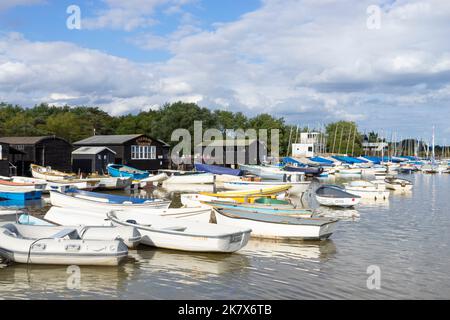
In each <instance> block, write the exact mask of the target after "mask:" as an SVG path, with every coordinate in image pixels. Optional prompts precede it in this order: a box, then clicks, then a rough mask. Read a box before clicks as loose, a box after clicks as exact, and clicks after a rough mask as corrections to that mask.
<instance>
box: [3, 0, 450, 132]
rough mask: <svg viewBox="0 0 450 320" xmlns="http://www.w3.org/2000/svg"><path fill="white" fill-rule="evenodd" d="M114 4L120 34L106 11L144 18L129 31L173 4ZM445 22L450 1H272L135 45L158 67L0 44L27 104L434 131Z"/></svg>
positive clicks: (14, 97) (442, 95)
mask: <svg viewBox="0 0 450 320" xmlns="http://www.w3.org/2000/svg"><path fill="white" fill-rule="evenodd" d="M373 2H375V3H377V2H378V4H379V5H380V7H381V10H382V14H381V28H380V29H378V30H370V29H368V28H367V26H366V20H367V18H368V15H367V13H366V9H367V7H368V6H369V5H372V4H373ZM106 3H107V5H108V9H107V10H106V11H105V12H102V13H101V14H99V16H98V17H96V18H95V19H97V22H98V23H99V25H97V27H102V26H104V27H111V25H108V23H107V21H109V19H110V18H111V19H112V16H110V15H109V13H111V12H113V11H114V10H115V9H117V10H119V9H120V10H119V11H120V12H121V15H122V16H127V15H128V14H130V15H133V16H134V17H135V18H136V17H137V18H138V20H136V22H132V21H133V20H132V19H131V20H129V19H128V20H127V19H126V21H128V23H131V24H130V25H128V26H127V25H126V23H125V20H120V19H119V20H117V21H116V22H115V23H117V25H116V27H117V28H125V29H130V30H131V29H133V28H137V27H138V26H140V27H142V26H145V25H146V22H145V21H147V22H148V21H149V20H147V19H148V17H149V16H152V15H153V13H154V12H155V10H156V9H155V8H159V7H160V6H166V7H167V8H169V7H170V5H171V4H173V3H175V2H170V3H169V0H154V1H153V0H152V1H145V4H146V7H144V8H141V11H140V12H143V13H144V14H143V15H140V13H139V12H138V11H137V8H139V5H140V4H142V1H138V0H135V1H131V2H127V4H125V2H123V3H124V4H122V2H119V1H112V0H108V1H106ZM111 10H112V11H111ZM175 11H176V10H174V12H175ZM108 12H109V13H108ZM102 14H103V15H102ZM111 14H112V13H111ZM102 16H103V17H106V18H104V19H105V20H101V19H100V17H102ZM108 17H109V18H108ZM141 18H142V19H144V20H145V21H144V20H139V19H141ZM113 20H114V19H113ZM100 21H103V22H100ZM111 21H112V20H111ZM186 21H190V20H189V19H186ZM448 21H450V2H444V1H438V0H429V1H428V0H427V1H425V0H410V1H406V0H398V1H395V2H392V1H389V2H388V1H350V0H346V1H345V0H343V1H331V0H320V1H319V0H283V1H281V0H264V1H263V2H262V5H261V7H260V8H259V9H257V10H255V11H253V12H249V13H247V14H244V15H243V16H241V17H240V18H239V19H237V20H235V21H232V22H228V23H218V24H215V25H214V27H213V28H212V29H211V30H204V29H201V28H200V26H199V25H198V24H195V23H190V22H186V23H185V24H183V23H182V24H181V25H180V26H179V28H178V29H177V30H176V31H175V32H172V33H170V34H167V35H165V36H161V35H158V36H156V35H153V34H152V33H142V34H139V36H137V37H133V38H129V41H130V42H132V43H134V44H136V45H139V46H140V47H142V48H145V49H147V50H150V54H151V50H155V49H157V50H167V51H168V53H169V54H170V56H171V57H170V58H169V59H167V60H166V61H161V62H159V63H149V64H146V63H135V62H133V61H130V60H127V59H124V58H118V57H115V56H112V55H108V54H106V53H103V52H100V51H96V50H90V49H87V48H81V47H79V46H76V45H73V44H70V43H67V42H33V41H29V40H27V39H24V38H23V37H21V36H20V35H17V34H11V35H8V36H3V37H0V95H1V96H2V98H3V99H4V100H6V101H10V102H19V103H24V104H25V105H30V104H32V103H38V102H41V101H42V100H46V101H56V102H57V103H60V104H63V103H66V102H67V103H71V104H94V105H98V106H100V107H102V108H104V109H105V110H106V111H108V112H111V113H113V114H120V113H126V112H131V111H136V110H140V109H148V108H154V107H155V106H158V105H161V104H163V103H165V102H168V101H169V102H170V101H176V100H183V99H184V100H187V101H194V102H198V103H199V104H201V105H202V106H207V107H211V108H222V109H228V110H233V111H237V110H239V111H244V112H246V113H249V114H255V113H260V112H268V113H271V114H273V115H276V116H284V117H285V118H286V120H287V121H289V122H291V123H300V124H305V123H311V124H315V123H324V122H329V121H334V120H339V119H346V120H354V121H358V122H359V123H360V124H362V125H363V127H365V128H367V129H368V130H370V129H381V128H391V129H390V130H393V128H400V129H401V130H404V131H405V133H404V134H405V135H406V134H411V135H412V134H414V133H415V132H419V133H420V134H423V132H426V131H427V130H429V128H430V127H431V125H432V124H436V125H437V126H438V129H439V127H442V128H445V127H447V123H446V122H447V119H448V118H449V117H450V105H449V101H450V42H449V41H448V34H450V23H449V22H448ZM430 110H431V113H430ZM400 129H399V130H400ZM442 130H443V129H442Z"/></svg>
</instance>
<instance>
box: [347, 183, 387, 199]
mask: <svg viewBox="0 0 450 320" xmlns="http://www.w3.org/2000/svg"><path fill="white" fill-rule="evenodd" d="M344 187H345V191H346V192H348V193H351V194H354V195H357V196H360V197H361V198H365V199H369V198H370V199H388V198H389V191H386V185H385V184H384V183H382V184H380V183H372V182H369V181H364V180H356V181H352V182H350V183H344Z"/></svg>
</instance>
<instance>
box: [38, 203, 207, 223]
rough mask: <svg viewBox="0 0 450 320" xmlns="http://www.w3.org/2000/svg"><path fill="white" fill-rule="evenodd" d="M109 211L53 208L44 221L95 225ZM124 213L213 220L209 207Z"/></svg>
mask: <svg viewBox="0 0 450 320" xmlns="http://www.w3.org/2000/svg"><path fill="white" fill-rule="evenodd" d="M109 211H110V210H105V209H101V208H91V209H88V210H80V209H78V208H60V207H51V208H50V209H49V210H48V212H47V213H46V215H45V217H44V219H45V220H48V221H51V222H53V223H57V224H60V225H95V224H96V221H97V220H91V219H92V218H93V219H98V218H101V219H106V218H107V217H106V214H107V213H108V212H109ZM124 211H126V212H131V213H145V214H148V215H155V216H161V217H166V218H174V219H183V220H190V221H198V222H205V223H208V222H210V220H211V207H209V206H201V207H199V208H169V209H127V210H124Z"/></svg>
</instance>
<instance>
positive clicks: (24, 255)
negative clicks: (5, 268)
mask: <svg viewBox="0 0 450 320" xmlns="http://www.w3.org/2000/svg"><path fill="white" fill-rule="evenodd" d="M127 255H128V248H127V246H126V245H125V244H124V243H123V242H122V241H119V240H85V239H82V238H81V237H80V235H79V234H78V232H77V230H76V229H73V228H61V227H48V226H27V225H21V224H17V223H8V224H5V225H3V226H1V227H0V256H2V257H3V258H5V259H6V260H9V261H12V262H17V263H26V264H59V265H61V264H62V265H102V266H116V265H118V264H119V263H120V262H121V261H122V260H123V259H125V258H126V257H127Z"/></svg>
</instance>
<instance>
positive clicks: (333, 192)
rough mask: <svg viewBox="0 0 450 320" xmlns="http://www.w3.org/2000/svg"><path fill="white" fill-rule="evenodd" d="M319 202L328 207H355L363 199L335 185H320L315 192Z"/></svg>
mask: <svg viewBox="0 0 450 320" xmlns="http://www.w3.org/2000/svg"><path fill="white" fill-rule="evenodd" d="M315 196H316V200H317V202H318V203H319V204H320V205H322V206H328V207H343V208H347V207H353V206H354V205H357V204H358V203H359V202H360V201H361V197H360V196H357V195H354V194H350V193H348V192H346V191H345V190H344V189H343V188H341V187H339V186H335V185H323V186H320V187H319V188H318V189H317V190H316V192H315Z"/></svg>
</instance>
